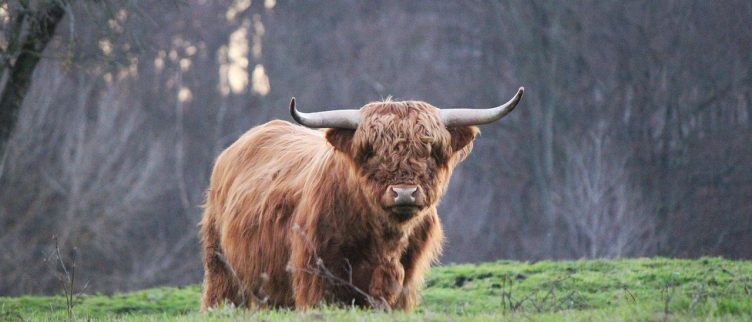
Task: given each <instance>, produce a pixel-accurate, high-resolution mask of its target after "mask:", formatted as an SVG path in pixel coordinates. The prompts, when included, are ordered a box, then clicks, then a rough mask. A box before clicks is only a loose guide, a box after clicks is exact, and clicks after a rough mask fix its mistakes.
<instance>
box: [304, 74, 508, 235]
mask: <svg viewBox="0 0 752 322" xmlns="http://www.w3.org/2000/svg"><path fill="white" fill-rule="evenodd" d="M522 94H523V88H520V89H519V91H518V92H517V94H516V95H515V96H514V97H513V98H512V99H511V100H510V101H509V102H507V103H506V104H504V105H501V106H498V107H495V108H490V109H443V110H442V109H438V108H436V107H434V106H432V105H430V104H428V103H425V102H419V101H404V102H393V101H390V100H387V101H384V102H374V103H370V104H367V105H365V106H363V107H362V108H361V109H359V110H333V111H326V112H318V113H302V112H299V111H298V110H297V109H296V108H295V99H294V98H293V100H292V101H291V102H290V113H291V114H292V116H293V118H294V119H295V121H297V122H298V123H300V124H301V125H304V126H307V127H312V128H329V129H328V130H327V131H326V139H327V141H329V143H330V144H331V145H332V146H333V147H334V149H335V150H337V151H338V152H340V153H343V154H345V155H346V156H347V158H348V159H349V160H351V161H352V162H351V164H352V166H353V167H354V170H355V172H356V173H357V174H358V180H359V181H360V186H361V187H362V188H363V191H364V192H365V194H366V197H367V199H369V203H370V206H371V208H373V210H375V211H378V212H381V213H384V214H386V215H388V216H389V217H390V218H393V219H395V220H397V221H399V222H405V221H408V220H409V219H411V218H413V217H415V216H416V214H419V213H421V211H422V210H424V209H426V208H429V207H431V206H434V205H435V204H436V203H437V202H438V201H439V199H440V198H441V196H442V195H443V193H444V190H445V188H446V186H447V183H448V182H449V180H448V179H449V176H450V175H451V173H452V170H453V169H454V167H455V166H456V165H457V163H459V162H460V161H462V160H463V159H464V158H465V157H466V156H467V155H468V154H469V153H470V150H471V149H472V141H473V139H474V138H475V135H476V134H477V133H478V128H477V127H475V125H480V124H486V123H491V122H494V121H496V120H498V119H500V118H502V117H504V116H505V115H506V114H508V113H509V112H511V111H512V110H513V109H514V107H515V106H516V105H517V103H518V102H519V100H520V98H522Z"/></svg>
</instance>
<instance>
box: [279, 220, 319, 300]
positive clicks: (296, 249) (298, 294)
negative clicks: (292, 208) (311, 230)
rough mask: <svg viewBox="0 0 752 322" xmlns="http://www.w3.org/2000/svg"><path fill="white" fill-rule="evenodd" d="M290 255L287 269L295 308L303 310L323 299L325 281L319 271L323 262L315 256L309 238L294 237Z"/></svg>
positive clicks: (298, 235) (297, 235)
mask: <svg viewBox="0 0 752 322" xmlns="http://www.w3.org/2000/svg"><path fill="white" fill-rule="evenodd" d="M290 255H291V256H290V263H289V264H288V269H289V270H290V274H291V275H292V286H293V292H294V296H295V308H297V309H299V310H305V309H307V308H309V307H311V306H314V305H318V304H319V303H320V302H321V301H322V300H323V299H324V294H325V287H326V281H325V280H324V275H323V274H324V273H323V272H322V271H321V269H322V267H321V265H323V262H322V260H321V259H320V258H318V257H317V256H316V251H315V250H314V249H313V245H312V242H311V240H310V239H309V237H307V236H301V235H300V234H296V235H294V236H293V238H292V243H291V254H290Z"/></svg>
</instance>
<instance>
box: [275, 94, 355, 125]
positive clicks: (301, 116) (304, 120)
mask: <svg viewBox="0 0 752 322" xmlns="http://www.w3.org/2000/svg"><path fill="white" fill-rule="evenodd" d="M290 115H292V118H293V119H294V120H295V122H298V124H300V125H303V126H306V127H312V128H324V127H331V128H338V129H350V130H355V129H357V128H358V122H359V121H360V110H334V111H324V112H316V113H303V112H300V111H298V109H296V108H295V97H293V98H292V100H291V101H290Z"/></svg>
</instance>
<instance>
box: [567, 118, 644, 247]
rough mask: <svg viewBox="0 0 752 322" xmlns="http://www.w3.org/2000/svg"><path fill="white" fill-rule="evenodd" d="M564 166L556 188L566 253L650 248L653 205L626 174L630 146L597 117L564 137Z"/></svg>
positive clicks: (627, 172)
mask: <svg viewBox="0 0 752 322" xmlns="http://www.w3.org/2000/svg"><path fill="white" fill-rule="evenodd" d="M566 150H567V153H566V158H567V162H566V164H567V167H566V168H565V170H564V171H565V172H564V177H563V180H562V182H561V183H560V184H557V185H556V186H555V188H554V189H555V190H556V191H557V198H556V199H557V209H558V210H559V213H560V214H561V215H560V216H561V217H560V218H561V221H562V222H563V224H564V226H565V227H566V234H563V236H566V237H565V240H564V241H559V242H564V243H565V245H566V246H565V249H566V250H567V252H568V256H567V257H573V258H578V257H587V258H601V257H607V258H610V257H625V256H648V255H651V254H655V250H656V240H655V238H654V235H655V218H654V216H653V214H654V213H655V208H654V207H651V206H650V205H651V204H652V203H651V202H650V201H649V200H646V199H645V198H642V197H641V196H640V194H641V191H640V189H639V188H638V187H636V185H635V184H634V183H633V181H634V179H632V178H631V177H630V172H629V168H628V166H627V164H628V161H629V151H623V150H621V149H620V146H619V145H618V144H617V143H616V142H615V141H614V140H613V139H611V138H610V137H609V135H608V126H606V124H605V123H603V122H601V123H600V124H597V126H596V128H595V129H593V130H591V131H589V132H587V133H586V134H585V135H583V136H582V137H574V138H571V139H570V140H569V141H568V142H567V147H566Z"/></svg>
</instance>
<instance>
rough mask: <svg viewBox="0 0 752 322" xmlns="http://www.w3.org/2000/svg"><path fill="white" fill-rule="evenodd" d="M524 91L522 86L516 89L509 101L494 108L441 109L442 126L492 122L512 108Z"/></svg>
mask: <svg viewBox="0 0 752 322" xmlns="http://www.w3.org/2000/svg"><path fill="white" fill-rule="evenodd" d="M524 92H525V88H524V87H520V89H519V90H517V94H515V95H514V97H512V99H511V100H509V102H506V103H504V105H500V106H497V107H494V108H488V109H469V108H451V109H442V110H441V112H440V113H441V114H440V115H441V120H442V121H443V122H444V126H447V127H449V126H468V125H481V124H487V123H491V122H494V121H496V120H498V119H500V118H502V117H504V116H506V115H507V114H509V112H511V111H512V110H514V107H515V106H517V103H519V101H520V99H521V98H522V94H523V93H524Z"/></svg>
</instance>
